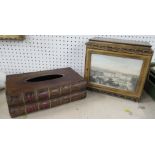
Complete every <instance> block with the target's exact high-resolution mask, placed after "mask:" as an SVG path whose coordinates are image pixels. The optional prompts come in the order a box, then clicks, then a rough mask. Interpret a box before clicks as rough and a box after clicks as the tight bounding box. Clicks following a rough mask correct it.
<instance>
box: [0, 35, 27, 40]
mask: <svg viewBox="0 0 155 155" xmlns="http://www.w3.org/2000/svg"><path fill="white" fill-rule="evenodd" d="M24 39H25V36H24V35H0V40H24Z"/></svg>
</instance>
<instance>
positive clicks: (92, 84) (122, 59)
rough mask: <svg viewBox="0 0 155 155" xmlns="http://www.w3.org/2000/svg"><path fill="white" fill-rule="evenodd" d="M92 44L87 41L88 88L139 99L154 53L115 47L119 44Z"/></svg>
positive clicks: (86, 66)
mask: <svg viewBox="0 0 155 155" xmlns="http://www.w3.org/2000/svg"><path fill="white" fill-rule="evenodd" d="M91 44H92V43H91ZM91 44H89V43H88V44H86V45H87V49H86V62H85V75H84V76H85V79H86V80H87V81H88V88H89V89H93V90H97V91H101V92H105V93H109V94H113V95H117V96H121V97H125V98H128V99H132V100H134V101H139V100H140V98H141V95H142V92H143V88H144V84H145V81H146V78H147V75H148V70H149V65H150V61H151V58H152V56H151V53H150V54H147V53H144V54H142V53H138V52H133V51H132V52H131V50H130V51H127V50H126V51H124V49H122V50H121V48H115V50H113V48H114V47H115V46H113V47H108V48H106V46H103V47H102V46H101V44H100V46H98V45H97V44H96V43H95V44H96V45H95V46H94V45H91ZM107 46H111V44H110V45H107ZM116 46H117V47H118V46H120V45H118V44H117V45H116ZM123 48H124V46H123ZM130 48H131V47H130ZM116 49H117V50H116Z"/></svg>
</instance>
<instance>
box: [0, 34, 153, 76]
mask: <svg viewBox="0 0 155 155" xmlns="http://www.w3.org/2000/svg"><path fill="white" fill-rule="evenodd" d="M96 36H99V35H96ZM100 36H101V37H105V38H118V39H127V40H137V41H147V42H150V44H151V45H152V48H153V50H154V51H155V36H135V35H134V36H129V35H100ZM92 37H95V35H89V36H87V35H80V36H78V35H72V36H71V35H70V36H57V35H29V36H26V39H25V40H24V41H10V40H0V71H2V72H5V73H6V74H16V73H24V72H31V71H41V70H48V69H56V68H64V67H72V68H73V69H74V70H76V71H77V72H78V73H79V74H81V75H83V74H84V64H85V43H86V42H87V41H88V39H89V38H92ZM153 61H155V56H154V60H153Z"/></svg>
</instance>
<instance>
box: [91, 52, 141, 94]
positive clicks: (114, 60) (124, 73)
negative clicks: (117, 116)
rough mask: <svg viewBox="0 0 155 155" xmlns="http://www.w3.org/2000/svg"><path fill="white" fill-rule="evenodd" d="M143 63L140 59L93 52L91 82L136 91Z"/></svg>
mask: <svg viewBox="0 0 155 155" xmlns="http://www.w3.org/2000/svg"><path fill="white" fill-rule="evenodd" d="M142 64H143V61H142V60H138V59H131V58H121V57H116V56H107V55H100V54H92V55H91V70H90V82H91V83H96V84H100V85H104V86H107V87H112V88H116V89H122V90H126V91H135V89H136V86H137V82H138V79H139V76H140V72H141V68H142Z"/></svg>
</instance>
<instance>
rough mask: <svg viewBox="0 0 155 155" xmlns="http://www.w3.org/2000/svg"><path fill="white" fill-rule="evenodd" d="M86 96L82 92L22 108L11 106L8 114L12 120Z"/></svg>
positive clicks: (84, 92)
mask: <svg viewBox="0 0 155 155" xmlns="http://www.w3.org/2000/svg"><path fill="white" fill-rule="evenodd" d="M86 95H87V93H86V91H82V92H78V93H73V94H70V95H66V96H62V97H59V98H55V99H51V100H47V101H41V102H37V103H33V104H27V105H22V106H11V107H10V106H9V113H10V116H11V117H12V118H14V117H17V116H21V115H26V114H28V113H32V112H36V111H39V110H44V109H49V108H52V107H55V106H59V105H62V104H66V103H70V102H73V101H77V100H80V99H83V98H85V97H86Z"/></svg>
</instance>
